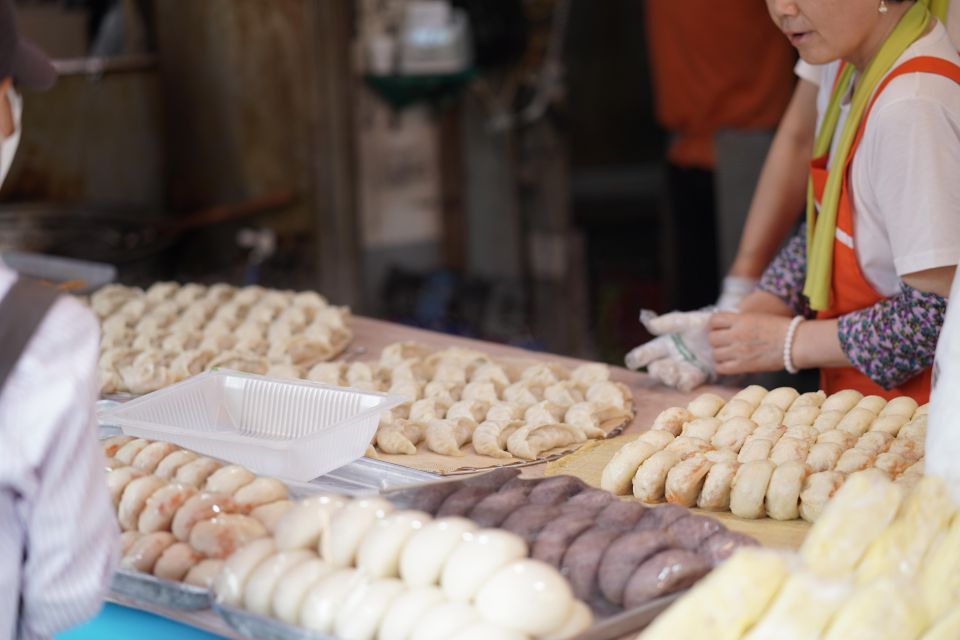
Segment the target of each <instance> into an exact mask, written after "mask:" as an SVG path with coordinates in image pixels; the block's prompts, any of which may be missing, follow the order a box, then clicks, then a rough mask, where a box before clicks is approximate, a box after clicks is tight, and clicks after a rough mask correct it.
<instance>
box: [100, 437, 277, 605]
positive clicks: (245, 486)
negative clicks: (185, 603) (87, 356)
mask: <svg viewBox="0 0 960 640" xmlns="http://www.w3.org/2000/svg"><path fill="white" fill-rule="evenodd" d="M102 446H103V451H104V454H105V455H106V456H107V463H106V469H107V474H106V483H107V488H108V490H109V493H110V496H111V499H112V500H113V504H114V506H115V507H116V509H117V521H118V523H119V524H120V528H121V530H122V531H123V533H122V534H121V548H122V553H123V556H122V559H121V563H120V564H121V567H123V568H126V569H130V570H134V571H140V572H143V573H152V574H153V575H155V576H157V577H158V578H164V579H167V580H176V581H181V580H182V581H184V582H186V583H188V584H192V585H196V586H203V587H207V586H209V584H210V583H211V581H212V580H213V577H214V576H215V575H216V573H217V572H218V571H219V570H220V568H221V567H222V565H223V561H224V559H226V558H227V557H228V556H229V555H230V554H231V553H233V552H234V551H235V550H236V549H237V548H239V547H240V546H243V545H244V544H246V543H247V542H249V541H251V540H254V539H257V538H261V537H264V536H266V535H268V533H269V528H270V527H271V526H272V525H273V523H274V522H275V521H276V518H277V517H278V516H279V514H280V512H281V510H282V509H284V508H285V506H286V505H287V504H292V503H290V502H289V501H288V500H287V497H288V492H287V487H286V485H284V484H283V483H282V482H280V481H278V480H275V479H273V478H264V477H257V476H256V475H255V474H253V473H252V472H250V471H249V470H248V469H245V468H243V467H241V466H239V465H223V464H221V463H220V462H218V461H216V460H213V459H212V458H207V457H204V456H199V455H197V454H196V453H194V452H192V451H188V450H186V449H181V448H179V447H177V446H175V445H172V444H170V443H167V442H159V441H154V442H151V441H149V440H145V439H142V438H131V437H130V436H114V437H111V438H108V439H106V440H104V441H103V443H102Z"/></svg>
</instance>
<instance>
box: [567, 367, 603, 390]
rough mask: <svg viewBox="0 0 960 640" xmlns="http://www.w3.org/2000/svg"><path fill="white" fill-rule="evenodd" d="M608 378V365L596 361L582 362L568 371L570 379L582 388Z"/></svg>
mask: <svg viewBox="0 0 960 640" xmlns="http://www.w3.org/2000/svg"><path fill="white" fill-rule="evenodd" d="M609 379H610V367H608V366H607V365H605V364H600V363H598V362H593V363H590V364H582V365H580V366H579V367H577V368H576V369H574V370H573V371H571V372H570V381H571V382H573V383H575V384H578V385H580V386H581V387H584V388H588V387H590V386H591V385H594V384H596V383H597V382H606V381H607V380H609Z"/></svg>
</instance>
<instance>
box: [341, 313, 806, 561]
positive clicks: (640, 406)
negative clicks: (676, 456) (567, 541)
mask: <svg viewBox="0 0 960 640" xmlns="http://www.w3.org/2000/svg"><path fill="white" fill-rule="evenodd" d="M352 326H353V331H354V340H353V343H352V344H351V345H350V347H348V349H347V351H346V353H345V354H344V356H343V357H345V358H347V359H349V360H359V359H371V360H372V359H376V358H378V357H379V356H380V351H381V350H382V349H383V348H384V347H385V346H387V345H389V344H392V343H394V342H399V341H407V340H409V341H415V342H420V343H422V344H426V345H429V346H432V347H436V348H446V347H470V348H474V349H479V350H481V351H484V352H486V353H489V354H490V355H492V356H495V357H501V358H531V357H534V358H537V359H540V360H546V361H550V362H557V363H559V364H563V365H566V366H569V367H575V366H577V365H579V364H583V362H584V361H583V360H577V359H575V358H568V357H565V356H559V355H554V354H550V353H542V352H532V351H528V350H526V349H520V348H517V347H511V346H507V345H502V344H496V343H492V342H484V341H482V340H474V339H471V338H463V337H459V336H451V335H446V334H442V333H436V332H434V331H425V330H423V329H416V328H413V327H407V326H403V325H398V324H394V323H391V322H384V321H382V320H373V319H371V318H363V317H354V318H353V324H352ZM611 371H612V379H613V380H615V381H617V382H622V383H624V384H625V385H627V386H628V387H630V390H631V391H633V400H634V409H635V410H636V417H635V418H634V419H633V421H632V422H631V423H630V424H629V425H628V426H627V427H626V428H625V429H624V432H623V433H624V436H629V435H630V434H636V433H641V432H643V431H646V430H647V429H648V428H649V427H650V425H651V424H653V420H654V418H656V417H657V414H659V413H660V412H661V411H663V410H664V409H666V408H668V407H675V406H685V405H686V404H687V403H688V402H690V401H691V400H692V399H694V398H695V397H697V396H698V395H700V394H702V393H708V392H709V393H716V394H717V395H719V396H721V397H723V398H729V397H731V396H732V395H733V394H734V393H736V391H737V389H734V388H730V387H723V386H718V385H705V386H703V387H699V388H698V389H696V390H695V391H693V392H690V393H683V392H681V391H677V390H675V389H670V388H668V387H665V386H663V385H661V384H660V383H659V382H656V381H655V380H654V379H653V378H651V377H650V376H648V375H647V374H645V373H637V372H635V371H630V370H628V369H625V368H623V367H611ZM624 436H621V438H624ZM619 445H620V438H615V439H612V440H608V441H605V442H603V443H600V445H599V447H598V448H601V447H602V448H603V449H604V450H605V455H608V456H609V457H612V456H613V453H614V452H615V451H616V449H617V448H619ZM607 452H608V453H607ZM575 455H576V454H575ZM546 468H547V465H546V464H536V465H531V466H526V467H523V475H524V476H527V477H541V476H543V475H544V473H545V471H546ZM566 472H572V473H574V475H578V476H580V477H582V478H583V479H584V480H586V481H587V482H590V483H591V484H594V485H596V484H598V483H599V474H598V473H597V474H596V475H597V477H596V478H594V477H592V475H593V473H594V472H593V471H589V472H588V471H581V470H568V471H566ZM709 515H711V516H713V517H716V518H718V519H720V520H722V521H723V522H724V524H726V525H727V526H728V527H729V528H730V529H733V530H735V531H740V532H743V533H746V534H748V535H751V536H753V537H755V538H756V539H757V540H759V541H760V542H762V543H763V544H765V545H768V546H775V547H786V548H796V547H799V546H800V543H801V542H802V541H803V539H804V537H805V536H806V533H807V530H808V529H809V524H808V523H806V522H804V521H802V520H794V521H790V522H777V521H775V520H770V519H766V518H765V519H762V520H743V519H741V518H737V517H736V516H734V515H733V514H730V513H710V514H709Z"/></svg>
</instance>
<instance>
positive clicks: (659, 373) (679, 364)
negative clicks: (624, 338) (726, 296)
mask: <svg viewBox="0 0 960 640" xmlns="http://www.w3.org/2000/svg"><path fill="white" fill-rule="evenodd" d="M712 314H713V309H707V310H701V311H686V312H684V311H674V312H673V313H668V314H666V315H662V316H659V317H658V316H657V314H655V313H654V312H653V311H649V310H646V309H644V310H643V311H641V312H640V322H642V323H643V325H644V326H645V327H646V328H647V331H649V332H650V333H652V334H653V335H655V336H658V337H656V338H654V339H653V340H651V341H650V342H647V343H646V344H642V345H640V346H639V347H636V348H635V349H633V350H632V351H630V353H628V354H627V357H626V358H625V359H624V360H625V362H626V364H627V368H629V369H633V370H634V371H636V370H637V369H641V368H643V367H646V368H647V373H649V374H650V375H651V376H653V377H654V378H656V379H657V380H659V381H660V382H662V383H663V384H665V385H667V386H668V387H674V388H676V389H679V390H680V391H684V392H687V391H692V390H693V389H695V388H696V387H699V386H700V385H702V384H703V383H705V382H712V381H713V380H716V377H717V374H716V369H715V368H714V364H713V355H712V350H711V348H710V343H709V341H708V339H707V322H708V321H709V320H710V316H711V315H712Z"/></svg>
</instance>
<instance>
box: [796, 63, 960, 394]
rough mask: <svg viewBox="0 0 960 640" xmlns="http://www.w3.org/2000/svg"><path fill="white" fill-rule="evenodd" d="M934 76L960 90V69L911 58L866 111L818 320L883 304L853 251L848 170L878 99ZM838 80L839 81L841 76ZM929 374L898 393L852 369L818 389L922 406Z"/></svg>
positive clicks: (823, 160) (816, 184)
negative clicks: (911, 77)
mask: <svg viewBox="0 0 960 640" xmlns="http://www.w3.org/2000/svg"><path fill="white" fill-rule="evenodd" d="M841 69H842V67H841ZM917 72H920V73H934V74H937V75H941V76H945V77H947V78H950V79H951V80H953V81H954V82H956V83H958V84H960V67H958V66H957V65H955V64H953V63H952V62H949V61H947V60H944V59H942V58H935V57H931V56H920V57H917V58H912V59H910V60H908V61H907V62H905V63H903V64H902V65H900V66H898V67H896V68H895V69H893V71H891V72H890V73H889V74H887V76H886V77H885V78H884V79H883V81H882V82H881V83H880V85H879V86H878V87H877V90H876V91H874V93H873V97H872V98H871V100H870V103H869V105H868V106H867V109H866V111H865V112H864V115H863V120H862V121H861V122H860V127H859V129H858V131H857V136H856V138H854V142H853V146H852V147H851V149H850V154H849V155H848V156H847V165H846V167H845V168H844V174H843V184H842V186H841V190H840V203H839V207H838V209H837V233H836V237H835V238H834V241H833V274H832V279H831V283H830V307H829V308H828V309H826V310H824V311H820V312H818V313H817V319H818V320H829V319H833V318H837V317H839V316H842V315H845V314H847V313H851V312H853V311H859V310H860V309H866V308H867V307H871V306H873V305H875V304H876V303H877V302H879V301H881V300H883V299H884V298H885V296H883V295H881V294H880V293H879V292H877V290H876V289H874V288H873V285H871V284H870V282H868V281H867V279H866V277H864V275H863V271H861V269H860V263H859V261H858V260H857V252H856V250H855V248H854V247H855V246H856V244H855V235H854V226H853V205H852V200H851V193H850V182H849V178H850V164H851V162H853V158H854V155H855V154H856V151H857V147H858V146H859V145H860V139H861V138H862V137H863V131H864V128H865V127H866V125H867V120H868V119H869V117H870V111H871V109H872V108H873V104H874V102H876V100H877V97H878V96H879V95H880V93H881V92H882V91H883V90H884V89H885V88H886V86H887V85H888V84H889V83H890V81H892V80H893V79H894V78H896V77H897V76H900V75H904V74H907V73H917ZM837 73H838V77H839V71H838V72H837ZM827 159H828V156H827V155H823V156H821V157H819V158H814V160H813V161H812V162H811V163H810V173H811V179H812V182H813V193H814V198H815V200H816V203H817V206H818V207H819V206H820V201H821V199H822V197H823V192H824V189H825V187H826V184H827V175H828V170H827ZM930 380H931V368H930V367H928V368H927V369H925V370H924V371H923V372H922V373H920V374H918V375H917V376H916V377H914V378H911V379H910V380H908V381H907V382H905V383H904V384H902V385H900V386H899V387H894V388H893V389H889V390H887V389H884V388H883V387H881V386H880V385H878V384H877V383H875V382H874V381H873V380H871V379H870V378H868V377H867V376H865V375H864V374H863V373H861V372H860V371H858V370H856V369H854V368H853V367H842V368H827V367H824V368H822V369H820V387H821V388H822V389H823V390H824V391H826V392H827V393H836V392H837V391H840V390H842V389H856V390H857V391H860V392H861V393H863V394H864V395H877V396H882V397H884V398H887V399H890V398H893V397H895V396H904V395H905V396H910V397H912V398H913V399H914V400H916V401H917V402H919V403H921V404H923V403H926V402H928V401H929V400H930Z"/></svg>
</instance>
